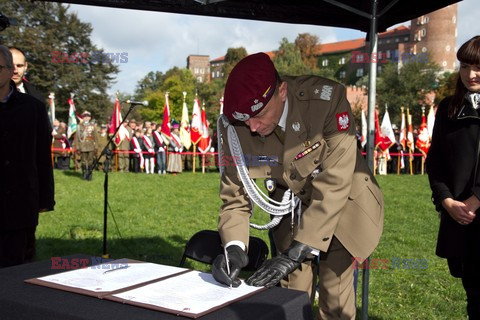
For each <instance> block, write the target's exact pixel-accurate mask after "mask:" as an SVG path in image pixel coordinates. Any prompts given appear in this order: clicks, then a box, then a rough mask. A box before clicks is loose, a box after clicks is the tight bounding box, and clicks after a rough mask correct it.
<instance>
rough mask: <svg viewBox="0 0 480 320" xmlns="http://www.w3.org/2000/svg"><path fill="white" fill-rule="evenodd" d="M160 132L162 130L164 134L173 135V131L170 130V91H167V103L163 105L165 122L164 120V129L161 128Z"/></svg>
mask: <svg viewBox="0 0 480 320" xmlns="http://www.w3.org/2000/svg"><path fill="white" fill-rule="evenodd" d="M160 132H162V134H164V135H165V136H167V137H168V138H170V137H171V136H172V133H171V131H170V106H169V104H168V92H167V93H165V105H164V107H163V122H162V129H161V130H160ZM167 140H168V139H167Z"/></svg>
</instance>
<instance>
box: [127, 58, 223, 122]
mask: <svg viewBox="0 0 480 320" xmlns="http://www.w3.org/2000/svg"><path fill="white" fill-rule="evenodd" d="M166 92H168V100H169V106H170V121H172V120H173V119H175V120H177V121H179V122H180V120H181V119H182V108H183V92H186V93H187V96H186V98H185V101H186V103H187V107H188V110H189V119H190V120H191V114H192V108H193V100H194V99H195V97H196V96H197V97H198V100H199V101H200V104H201V105H200V107H202V105H203V103H205V109H206V112H207V118H208V119H209V121H210V123H212V124H213V123H215V121H216V118H217V117H218V114H219V105H220V103H219V100H220V98H221V95H222V93H223V82H221V81H213V82H211V83H201V82H198V81H197V80H196V79H195V78H194V77H193V75H192V73H191V72H190V70H188V69H180V68H177V67H174V68H172V69H170V70H168V71H167V72H166V73H165V74H163V73H161V72H149V73H148V74H147V75H146V76H145V77H144V78H143V79H142V80H140V81H139V82H138V84H137V90H136V97H137V99H139V100H147V101H148V106H147V107H142V108H141V109H140V111H139V115H140V117H141V119H142V120H150V121H156V122H157V123H161V121H162V120H163V110H164V106H165V93H166Z"/></svg>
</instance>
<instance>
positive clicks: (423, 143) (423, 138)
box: [415, 108, 430, 157]
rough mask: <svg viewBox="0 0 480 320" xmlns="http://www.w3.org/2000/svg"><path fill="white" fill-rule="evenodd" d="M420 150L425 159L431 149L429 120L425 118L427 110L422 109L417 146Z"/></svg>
mask: <svg viewBox="0 0 480 320" xmlns="http://www.w3.org/2000/svg"><path fill="white" fill-rule="evenodd" d="M415 146H416V147H417V149H418V150H420V152H421V153H422V154H423V156H424V157H426V156H427V153H428V149H429V148H430V137H429V135H428V127H427V119H426V117H425V109H423V108H422V123H421V124H420V128H419V130H418V137H417V143H416V145H415Z"/></svg>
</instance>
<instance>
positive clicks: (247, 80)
mask: <svg viewBox="0 0 480 320" xmlns="http://www.w3.org/2000/svg"><path fill="white" fill-rule="evenodd" d="M276 84H277V72H276V70H275V66H274V65H273V62H272V60H270V57H269V56H268V55H267V54H265V53H263V52H259V53H256V54H252V55H249V56H247V57H245V58H243V59H242V60H240V62H238V63H237V64H236V65H235V67H234V68H233V69H232V71H231V72H230V75H229V76H228V80H227V84H226V85H225V94H224V106H223V113H224V114H225V115H226V116H227V118H228V119H229V120H230V121H233V120H240V121H247V120H248V119H250V118H251V117H253V116H255V115H256V114H258V113H259V112H260V111H262V110H263V108H264V107H265V106H266V105H267V103H268V102H269V101H270V98H271V97H272V96H273V93H274V92H275V87H276Z"/></svg>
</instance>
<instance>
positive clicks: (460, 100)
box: [426, 36, 480, 319]
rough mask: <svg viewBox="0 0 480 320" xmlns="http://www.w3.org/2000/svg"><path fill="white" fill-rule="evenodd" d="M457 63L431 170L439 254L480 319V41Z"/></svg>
mask: <svg viewBox="0 0 480 320" xmlns="http://www.w3.org/2000/svg"><path fill="white" fill-rule="evenodd" d="M457 59H458V60H459V61H460V70H459V77H458V79H457V83H456V87H455V93H454V95H453V96H452V97H448V98H445V99H444V100H442V101H441V102H440V104H439V106H438V109H437V114H436V116H435V125H434V127H433V137H432V144H431V146H430V149H429V150H428V156H427V159H426V164H427V173H428V179H429V182H430V188H431V189H432V201H433V204H434V205H435V209H436V210H437V211H438V212H439V216H440V228H439V231H438V240H437V248H436V254H437V256H439V257H441V258H445V259H447V263H448V268H449V269H450V274H451V275H452V276H453V277H455V278H460V279H462V284H463V288H464V289H465V293H466V295H467V314H468V318H469V319H480V272H479V270H478V266H480V256H479V253H480V210H479V209H480V166H479V161H480V159H479V157H480V154H479V152H480V151H479V146H480V36H475V37H473V38H472V39H470V40H468V41H467V42H465V43H464V44H463V45H462V46H461V47H460V49H458V51H457ZM457 318H460V315H458V317H457Z"/></svg>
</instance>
